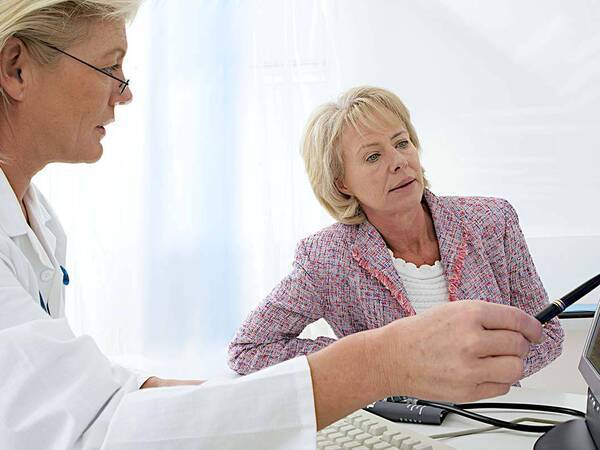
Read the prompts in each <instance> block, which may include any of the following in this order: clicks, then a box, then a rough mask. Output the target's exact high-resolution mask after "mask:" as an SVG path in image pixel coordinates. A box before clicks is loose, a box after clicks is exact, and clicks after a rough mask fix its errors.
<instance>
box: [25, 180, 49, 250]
mask: <svg viewBox="0 0 600 450" xmlns="http://www.w3.org/2000/svg"><path fill="white" fill-rule="evenodd" d="M23 200H24V201H25V206H26V207H27V214H29V223H30V224H31V228H32V229H33V230H34V231H35V234H36V235H37V238H38V240H39V241H40V243H41V244H42V245H43V246H44V247H46V252H45V253H44V255H43V256H42V255H40V258H41V259H42V261H43V260H44V256H50V255H54V253H55V251H56V236H54V233H53V232H52V231H51V230H50V228H48V226H47V224H48V222H49V221H50V220H51V219H52V216H51V215H50V213H49V212H48V210H47V209H46V207H45V206H44V203H43V202H42V201H41V198H40V194H39V193H38V191H37V189H36V187H35V186H34V185H33V184H30V185H29V189H27V192H26V193H25V198H24V199H23ZM50 257H51V256H50Z"/></svg>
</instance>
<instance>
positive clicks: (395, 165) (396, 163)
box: [390, 149, 408, 173]
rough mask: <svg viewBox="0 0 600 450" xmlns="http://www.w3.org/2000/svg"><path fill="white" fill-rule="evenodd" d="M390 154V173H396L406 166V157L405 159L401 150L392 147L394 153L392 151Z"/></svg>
mask: <svg viewBox="0 0 600 450" xmlns="http://www.w3.org/2000/svg"><path fill="white" fill-rule="evenodd" d="M392 155H393V156H392V160H391V165H390V171H391V172H392V173H396V172H398V171H400V170H403V169H406V168H407V167H408V159H406V157H405V156H404V155H403V154H402V153H401V152H399V151H398V150H396V149H394V153H392Z"/></svg>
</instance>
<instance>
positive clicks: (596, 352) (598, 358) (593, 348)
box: [585, 326, 600, 374]
mask: <svg viewBox="0 0 600 450" xmlns="http://www.w3.org/2000/svg"><path fill="white" fill-rule="evenodd" d="M593 333H594V334H592V337H591V338H590V341H589V343H588V346H587V349H586V354H585V356H586V357H587V359H588V360H589V361H590V363H591V364H592V366H593V367H594V369H596V372H597V373H599V374H600V327H598V326H596V327H594V331H593Z"/></svg>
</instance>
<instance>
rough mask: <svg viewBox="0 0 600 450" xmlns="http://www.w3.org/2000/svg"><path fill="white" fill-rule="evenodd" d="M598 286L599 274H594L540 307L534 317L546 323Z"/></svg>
mask: <svg viewBox="0 0 600 450" xmlns="http://www.w3.org/2000/svg"><path fill="white" fill-rule="evenodd" d="M598 286H600V274H599V275H596V276H595V277H594V278H591V279H589V280H587V281H586V282H585V283H583V284H582V285H581V286H578V287H576V288H575V289H573V290H572V291H571V292H569V293H568V294H567V295H565V296H563V297H561V298H559V299H558V300H554V301H553V302H552V303H550V304H549V305H548V306H546V307H545V308H544V309H542V310H541V311H540V312H539V313H537V314H536V315H535V318H536V319H537V320H539V321H540V322H541V323H542V325H544V324H546V323H547V322H549V321H550V320H552V319H553V318H554V317H556V316H558V315H559V314H560V313H561V312H563V311H564V310H565V309H567V308H568V307H569V306H571V305H572V304H573V303H575V302H576V301H577V300H579V299H580V298H581V297H583V296H584V295H586V294H588V293H589V292H591V291H593V290H594V289H596V288H597V287H598Z"/></svg>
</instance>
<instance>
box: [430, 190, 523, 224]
mask: <svg viewBox="0 0 600 450" xmlns="http://www.w3.org/2000/svg"><path fill="white" fill-rule="evenodd" d="M437 199H438V201H439V202H440V203H441V204H443V205H444V207H446V208H447V209H449V210H451V211H452V212H453V213H454V214H455V215H457V216H459V217H460V218H461V219H462V220H464V221H466V222H467V223H471V224H473V225H476V224H480V225H489V224H494V225H504V223H505V221H506V218H507V217H508V216H513V215H515V216H516V213H515V209H514V207H513V206H512V205H511V204H510V202H509V201H508V200H506V199H503V198H499V197H478V196H442V197H437Z"/></svg>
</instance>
